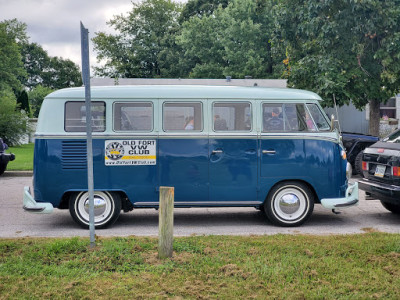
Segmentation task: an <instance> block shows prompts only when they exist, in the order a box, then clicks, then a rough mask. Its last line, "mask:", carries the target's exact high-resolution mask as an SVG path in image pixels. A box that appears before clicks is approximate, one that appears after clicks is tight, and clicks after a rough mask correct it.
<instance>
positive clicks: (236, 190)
mask: <svg viewBox="0 0 400 300" xmlns="http://www.w3.org/2000/svg"><path fill="white" fill-rule="evenodd" d="M211 105H212V117H213V123H212V128H210V154H209V155H210V164H209V168H210V204H211V205H212V204H216V205H221V204H222V205H224V204H226V205H232V206H235V205H237V206H241V205H249V204H250V203H251V202H255V201H256V200H257V149H258V141H257V133H256V131H255V130H254V128H253V124H252V123H253V122H252V113H251V103H250V102H245V101H243V102H222V101H221V102H214V103H212V104H211Z"/></svg>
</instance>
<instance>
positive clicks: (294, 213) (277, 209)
mask: <svg viewBox="0 0 400 300" xmlns="http://www.w3.org/2000/svg"><path fill="white" fill-rule="evenodd" d="M273 199H274V200H273V210H274V213H275V215H276V216H277V218H278V219H280V220H282V221H285V222H297V221H298V220H299V219H301V218H303V217H304V216H305V215H306V213H307V209H308V207H309V205H308V204H307V203H308V197H307V196H306V194H305V193H303V192H302V191H301V190H299V189H298V188H297V187H292V186H286V187H284V188H282V189H281V190H278V191H277V192H276V193H275V195H274V197H273Z"/></svg>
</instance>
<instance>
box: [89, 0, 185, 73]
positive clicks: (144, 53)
mask: <svg viewBox="0 0 400 300" xmlns="http://www.w3.org/2000/svg"><path fill="white" fill-rule="evenodd" d="M132 5H133V9H132V11H130V12H129V14H128V16H126V17H124V16H122V15H120V16H116V17H114V19H112V20H111V21H109V22H108V24H109V25H110V26H112V27H113V28H114V29H115V30H116V31H117V32H118V34H116V35H113V34H106V33H104V32H98V33H96V37H94V38H93V42H94V49H95V50H96V51H97V53H98V54H97V59H98V61H99V62H100V61H102V60H103V61H105V64H104V66H102V67H96V68H95V72H96V74H98V75H100V76H109V77H128V78H132V77H139V78H153V77H165V75H164V71H165V70H168V69H169V67H170V66H171V64H172V63H171V62H170V61H169V60H167V61H164V62H163V61H160V55H164V57H169V58H171V57H172V56H171V55H170V53H169V51H174V48H175V46H176V45H175V44H174V42H173V39H172V40H171V39H170V37H171V36H173V35H174V32H176V30H177V29H178V27H179V24H178V17H179V13H180V10H181V5H180V4H177V3H174V2H172V1H171V0H145V1H143V2H141V3H139V4H137V3H132ZM167 52H168V53H167ZM175 57H178V56H176V55H175ZM173 60H174V58H173ZM166 63H168V65H165V64H166ZM162 71H163V73H162ZM168 75H171V74H168Z"/></svg>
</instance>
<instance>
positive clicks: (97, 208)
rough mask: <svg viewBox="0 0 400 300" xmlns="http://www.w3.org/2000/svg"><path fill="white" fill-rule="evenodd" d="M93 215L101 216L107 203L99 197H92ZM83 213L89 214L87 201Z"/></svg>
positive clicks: (87, 200)
mask: <svg viewBox="0 0 400 300" xmlns="http://www.w3.org/2000/svg"><path fill="white" fill-rule="evenodd" d="M93 200H94V215H95V216H101V215H102V214H104V212H105V210H106V206H107V202H106V201H105V200H104V199H103V198H102V197H100V196H98V195H94V199H93ZM85 211H86V213H87V214H89V199H86V200H85Z"/></svg>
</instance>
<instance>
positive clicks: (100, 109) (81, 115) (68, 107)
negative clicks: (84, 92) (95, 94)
mask: <svg viewBox="0 0 400 300" xmlns="http://www.w3.org/2000/svg"><path fill="white" fill-rule="evenodd" d="M105 120H106V104H105V103H104V102H92V131H93V132H103V131H105V130H106V122H105ZM64 129H65V131H66V132H86V106H85V102H83V101H80V102H66V103H65V118H64Z"/></svg>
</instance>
